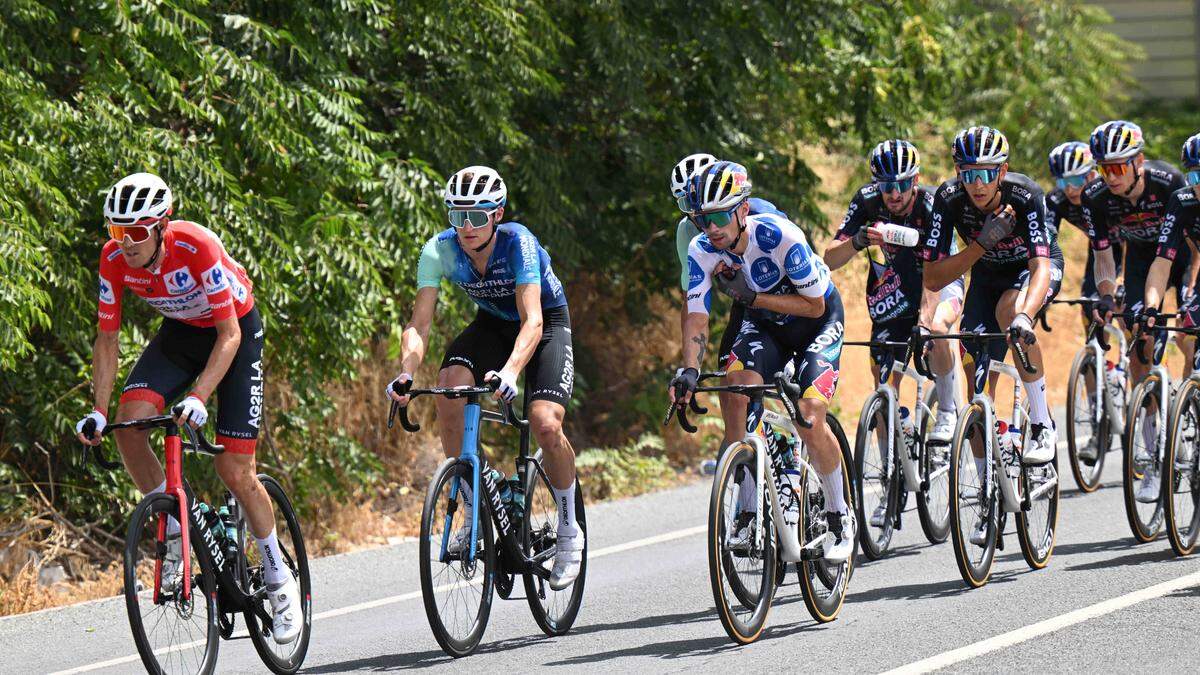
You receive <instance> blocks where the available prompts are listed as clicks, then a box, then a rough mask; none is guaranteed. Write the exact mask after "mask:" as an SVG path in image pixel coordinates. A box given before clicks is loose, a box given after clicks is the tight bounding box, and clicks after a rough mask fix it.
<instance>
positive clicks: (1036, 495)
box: [1028, 475, 1058, 502]
mask: <svg viewBox="0 0 1200 675" xmlns="http://www.w3.org/2000/svg"><path fill="white" fill-rule="evenodd" d="M1057 485H1058V476H1057V475H1055V476H1051V477H1050V480H1048V481H1046V482H1045V483H1042V484H1041V485H1039V486H1037V488H1035V489H1034V490H1033V492H1030V493H1029V499H1028V501H1030V502H1036V501H1037V500H1038V499H1040V498H1041V497H1042V495H1044V494H1046V493H1047V492H1049V491H1051V490H1053V489H1054V488H1055V486H1057Z"/></svg>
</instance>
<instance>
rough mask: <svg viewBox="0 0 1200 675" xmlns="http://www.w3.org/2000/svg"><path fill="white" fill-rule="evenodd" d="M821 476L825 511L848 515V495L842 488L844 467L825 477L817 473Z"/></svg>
mask: <svg viewBox="0 0 1200 675" xmlns="http://www.w3.org/2000/svg"><path fill="white" fill-rule="evenodd" d="M817 473H818V474H819V475H820V476H821V488H822V489H823V490H824V491H825V510H826V511H833V512H835V513H846V512H847V511H849V510H850V509H849V507H848V506H847V505H846V493H845V491H844V490H843V486H842V467H841V466H838V468H836V469H834V470H833V471H831V472H829V475H825V474H823V473H821V472H820V471H818V472H817Z"/></svg>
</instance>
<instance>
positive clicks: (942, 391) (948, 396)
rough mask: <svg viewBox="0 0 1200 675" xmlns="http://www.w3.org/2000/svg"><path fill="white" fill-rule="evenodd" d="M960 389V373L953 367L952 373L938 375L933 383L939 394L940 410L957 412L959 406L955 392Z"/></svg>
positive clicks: (935, 390)
mask: <svg viewBox="0 0 1200 675" xmlns="http://www.w3.org/2000/svg"><path fill="white" fill-rule="evenodd" d="M957 389H958V371H957V370H955V369H954V367H953V366H952V367H951V368H950V372H948V373H945V374H943V375H938V376H937V377H936V378H935V379H934V381H933V391H934V392H935V393H936V394H937V399H938V410H946V411H949V412H955V411H957V410H958V406H957V405H956V404H955V402H954V392H955V391H956V390H957Z"/></svg>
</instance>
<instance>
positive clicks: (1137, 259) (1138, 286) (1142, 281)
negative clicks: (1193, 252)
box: [1125, 244, 1190, 311]
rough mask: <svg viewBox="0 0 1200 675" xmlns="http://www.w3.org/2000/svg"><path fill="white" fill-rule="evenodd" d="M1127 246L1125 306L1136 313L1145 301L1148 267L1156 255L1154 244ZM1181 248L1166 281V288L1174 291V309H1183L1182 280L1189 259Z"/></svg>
mask: <svg viewBox="0 0 1200 675" xmlns="http://www.w3.org/2000/svg"><path fill="white" fill-rule="evenodd" d="M1127 246H1128V252H1127V253H1126V254H1125V304H1126V305H1128V307H1127V309H1131V310H1135V311H1136V310H1140V309H1141V308H1142V305H1143V304H1144V303H1145V301H1146V279H1147V278H1148V277H1149V276H1150V266H1151V265H1152V264H1154V258H1155V257H1156V255H1157V253H1156V248H1155V245H1154V244H1147V245H1145V246H1139V245H1137V244H1127ZM1183 248H1184V249H1185V250H1181V251H1180V252H1179V255H1177V256H1175V260H1174V261H1172V263H1171V276H1170V277H1169V278H1168V281H1167V288H1174V289H1175V303H1176V305H1175V306H1176V307H1183V304H1184V303H1183V290H1184V280H1185V279H1186V275H1187V268H1188V259H1189V257H1190V256H1189V255H1188V251H1187V250H1186V249H1187V247H1186V246H1185V247H1183ZM1164 290H1165V289H1164ZM1160 309H1161V308H1160Z"/></svg>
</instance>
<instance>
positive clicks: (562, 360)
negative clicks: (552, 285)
mask: <svg viewBox="0 0 1200 675" xmlns="http://www.w3.org/2000/svg"><path fill="white" fill-rule="evenodd" d="M519 332H521V322H520V321H507V320H505V319H501V318H500V317H498V316H496V315H494V314H491V313H488V312H485V311H483V310H479V313H478V314H476V315H475V320H473V321H472V322H471V323H470V324H469V325H468V326H467V327H466V328H464V329H463V332H461V333H459V334H458V337H456V338H454V341H453V342H451V343H450V346H449V347H448V348H447V349H446V355H445V356H444V357H443V358H442V369H445V368H448V367H449V366H464V367H466V368H467V369H469V370H470V371H471V374H472V375H473V376H474V377H475V384H476V385H478V386H483V378H484V377H485V376H486V375H487V374H488V371H491V370H500V369H501V368H503V367H504V364H505V363H507V362H508V357H509V356H511V355H512V350H513V346H514V345H515V344H516V342H517V333H519ZM574 384H575V355H574V352H573V351H572V347H571V314H570V312H569V311H568V310H567V307H566V305H563V306H562V307H550V308H546V309H543V310H542V339H541V341H540V342H538V346H537V349H536V350H534V352H533V358H531V359H529V363H528V364H527V365H526V366H525V388H526V389H527V390H528V391H527V392H526V393H527V394H528V396H527V399H528V400H531V401H554V402H555V403H558V404H560V405H562V406H563V407H564V408H565V407H566V406H567V403H568V402H569V401H570V400H571V391H572V388H573V387H574Z"/></svg>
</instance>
